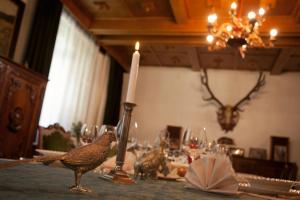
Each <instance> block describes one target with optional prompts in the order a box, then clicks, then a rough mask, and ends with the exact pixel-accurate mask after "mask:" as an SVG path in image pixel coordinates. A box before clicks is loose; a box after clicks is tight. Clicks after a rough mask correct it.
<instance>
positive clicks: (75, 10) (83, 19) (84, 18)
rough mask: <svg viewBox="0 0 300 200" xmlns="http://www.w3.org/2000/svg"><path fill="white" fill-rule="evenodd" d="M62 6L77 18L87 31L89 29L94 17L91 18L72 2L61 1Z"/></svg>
mask: <svg viewBox="0 0 300 200" xmlns="http://www.w3.org/2000/svg"><path fill="white" fill-rule="evenodd" d="M60 1H61V2H62V4H63V5H64V6H65V7H66V8H67V9H68V10H69V11H70V13H72V15H73V16H74V17H75V18H76V20H77V21H78V23H79V24H80V25H81V26H83V28H85V29H87V30H88V29H89V27H90V25H91V24H92V17H91V16H89V15H88V14H87V13H86V12H83V11H82V9H81V8H79V7H78V5H77V4H75V3H74V1H72V0H60Z"/></svg>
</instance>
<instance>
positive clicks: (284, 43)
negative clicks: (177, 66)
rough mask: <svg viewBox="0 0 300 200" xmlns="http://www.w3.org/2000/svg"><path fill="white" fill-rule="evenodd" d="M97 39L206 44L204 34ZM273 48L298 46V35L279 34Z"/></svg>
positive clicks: (117, 42) (105, 40)
mask: <svg viewBox="0 0 300 200" xmlns="http://www.w3.org/2000/svg"><path fill="white" fill-rule="evenodd" d="M262 39H263V40H264V41H266V42H267V41H268V39H269V37H268V36H264V37H262ZM97 41H98V42H99V44H101V45H110V46H115V45H121V46H132V45H133V44H135V42H136V41H140V43H141V44H142V45H187V46H204V45H207V41H206V35H205V34H203V35H202V36H145V35H130V36H129V35H122V36H117V35H112V36H98V37H97ZM274 44H275V48H281V47H289V46H300V36H298V37H292V36H290V37H282V36H281V35H279V36H278V37H277V40H276V41H275V42H274Z"/></svg>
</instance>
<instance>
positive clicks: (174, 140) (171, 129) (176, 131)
mask: <svg viewBox="0 0 300 200" xmlns="http://www.w3.org/2000/svg"><path fill="white" fill-rule="evenodd" d="M181 133H182V127H181V126H167V133H166V134H167V135H166V137H168V138H169V145H170V147H169V148H170V149H171V150H178V149H180V144H181Z"/></svg>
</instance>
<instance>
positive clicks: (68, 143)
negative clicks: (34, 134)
mask: <svg viewBox="0 0 300 200" xmlns="http://www.w3.org/2000/svg"><path fill="white" fill-rule="evenodd" d="M38 148H39V149H45V150H54V151H65V152H66V151H69V150H70V149H72V148H74V144H73V141H72V140H71V133H70V132H67V131H65V129H64V128H63V127H62V126H60V125H59V124H58V123H55V124H53V125H49V126H48V127H47V128H45V127H41V126H40V127H39V128H38Z"/></svg>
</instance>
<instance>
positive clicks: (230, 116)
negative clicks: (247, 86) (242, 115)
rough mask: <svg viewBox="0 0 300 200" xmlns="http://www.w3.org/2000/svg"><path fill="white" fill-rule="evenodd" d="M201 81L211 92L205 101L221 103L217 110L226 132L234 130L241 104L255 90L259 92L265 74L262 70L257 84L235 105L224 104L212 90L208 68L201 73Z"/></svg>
mask: <svg viewBox="0 0 300 200" xmlns="http://www.w3.org/2000/svg"><path fill="white" fill-rule="evenodd" d="M201 83H202V84H203V85H204V86H205V87H206V89H207V91H208V93H209V94H210V97H209V98H203V99H204V100H205V101H210V100H213V101H215V102H216V103H217V104H218V105H219V110H218V111H217V115H218V122H219V124H220V126H221V127H222V130H224V131H225V132H228V131H232V130H233V128H234V127H235V126H236V124H237V122H238V121H239V112H242V111H243V110H242V109H241V108H240V106H241V104H242V103H243V102H245V101H250V100H251V95H252V94H253V93H255V92H258V91H259V89H260V88H261V86H263V85H265V83H266V82H265V75H264V74H263V73H262V72H260V73H259V77H258V79H257V82H256V84H255V86H254V87H253V88H252V89H251V90H250V91H249V92H248V94H247V95H246V96H245V97H244V98H242V99H241V100H240V101H238V102H237V103H236V104H235V105H234V106H231V105H224V104H223V103H222V102H221V101H220V100H219V99H218V98H216V96H215V95H214V93H213V92H212V90H211V89H210V87H209V84H208V76H207V71H206V69H204V70H203V74H201Z"/></svg>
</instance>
